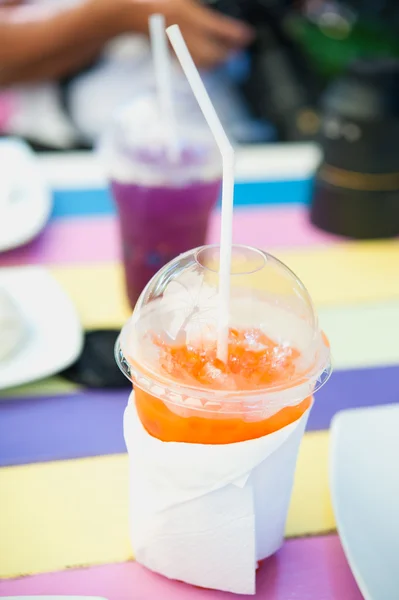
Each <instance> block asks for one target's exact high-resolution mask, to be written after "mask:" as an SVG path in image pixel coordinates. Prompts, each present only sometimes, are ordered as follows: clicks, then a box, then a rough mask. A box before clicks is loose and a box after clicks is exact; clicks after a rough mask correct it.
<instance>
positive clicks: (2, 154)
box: [0, 138, 52, 252]
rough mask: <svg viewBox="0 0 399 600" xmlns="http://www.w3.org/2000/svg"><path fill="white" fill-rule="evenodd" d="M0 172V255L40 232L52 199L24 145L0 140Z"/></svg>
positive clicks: (33, 156)
mask: <svg viewBox="0 0 399 600" xmlns="http://www.w3.org/2000/svg"><path fill="white" fill-rule="evenodd" d="M0 170H1V177H0V252H4V251H6V250H11V249H12V248H16V247H17V246H21V245H23V244H26V243H27V242H29V241H30V240H32V239H33V238H34V237H36V236H37V235H38V233H40V231H41V230H42V229H43V228H44V226H45V225H46V223H47V221H48V219H49V216H50V213H51V207H52V200H51V194H50V192H49V190H48V189H47V188H46V185H45V182H44V179H43V176H42V171H41V170H40V169H39V165H38V162H37V159H36V157H35V155H34V153H33V152H32V151H31V150H30V149H29V147H28V146H27V145H26V144H24V143H23V142H20V141H18V140H15V139H13V138H5V139H3V140H0Z"/></svg>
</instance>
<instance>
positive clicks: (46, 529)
mask: <svg viewBox="0 0 399 600" xmlns="http://www.w3.org/2000/svg"><path fill="white" fill-rule="evenodd" d="M327 446H328V432H315V433H308V434H306V435H305V438H304V441H303V444H302V447H301V451H300V456H299V461H298V470H297V476H296V482H295V486H294V492H293V498H292V504H291V509H290V514H289V519H288V526H287V535H289V536H292V535H295V536H297V535H307V534H310V533H321V532H325V531H329V530H331V529H332V528H333V527H334V518H333V514H332V509H331V504H330V498H329V493H328V482H327ZM0 532H1V535H0V577H3V578H4V577H17V576H20V575H26V574H31V573H40V572H47V571H56V570H61V569H66V568H70V567H77V566H82V565H92V564H101V563H110V562H119V561H125V560H128V559H129V558H131V550H130V544H129V539H128V461H127V456H126V455H114V456H101V457H96V458H87V459H80V460H75V461H60V462H56V463H55V462H54V463H41V464H35V465H27V466H21V467H9V468H3V469H0Z"/></svg>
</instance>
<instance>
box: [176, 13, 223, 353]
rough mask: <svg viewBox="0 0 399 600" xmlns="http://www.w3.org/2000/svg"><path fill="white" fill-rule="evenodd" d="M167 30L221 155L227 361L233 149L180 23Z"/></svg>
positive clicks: (220, 336)
mask: <svg viewBox="0 0 399 600" xmlns="http://www.w3.org/2000/svg"><path fill="white" fill-rule="evenodd" d="M166 33H167V35H168V37H169V40H170V42H171V44H172V46H173V49H174V51H175V52H176V55H177V58H178V59H179V62H180V64H181V66H182V69H183V71H184V73H185V75H186V77H187V79H188V82H189V84H190V87H191V89H192V91H193V94H194V96H195V98H196V99H197V102H198V104H199V107H200V109H201V111H202V113H203V115H204V117H205V119H206V121H207V123H208V125H209V128H210V130H211V132H212V134H213V136H214V138H215V141H216V143H217V145H218V147H219V150H220V152H221V154H222V161H223V189H222V222H221V229H220V261H219V298H218V302H219V304H218V336H217V357H218V358H219V359H220V360H222V361H223V362H226V361H227V357H228V335H229V312H230V310H229V309H230V270H231V245H232V237H233V201H234V149H233V146H232V145H231V143H230V140H229V138H228V137H227V135H226V132H225V131H224V129H223V126H222V124H221V122H220V120H219V117H218V116H217V114H216V111H215V109H214V107H213V104H212V102H211V99H210V98H209V96H208V92H207V91H206V89H205V86H204V84H203V82H202V80H201V77H200V75H199V73H198V70H197V67H196V66H195V64H194V61H193V59H192V58H191V55H190V52H189V50H188V48H187V46H186V43H185V41H184V39H183V36H182V34H181V31H180V28H179V26H178V25H172V26H171V27H168V29H167V30H166Z"/></svg>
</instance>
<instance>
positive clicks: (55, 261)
mask: <svg viewBox="0 0 399 600" xmlns="http://www.w3.org/2000/svg"><path fill="white" fill-rule="evenodd" d="M219 228H220V212H219V211H215V212H214V214H213V215H212V218H211V222H210V226H209V235H208V241H209V242H210V243H216V242H218V240H219ZM234 240H235V242H236V243H238V244H250V245H252V246H257V247H260V248H266V247H269V248H270V247H276V246H312V245H321V244H322V245H325V244H331V243H333V242H335V241H337V240H338V238H335V237H334V236H332V235H328V234H326V233H323V232H321V231H318V230H317V229H316V228H314V227H313V226H312V225H311V224H310V223H309V222H308V218H307V210H306V207H304V206H299V205H293V206H285V207H279V208H270V207H262V208H240V207H238V208H237V210H236V211H235V215H234ZM119 258H120V244H119V232H118V224H117V220H116V218H115V217H113V216H102V217H91V218H90V219H87V218H84V217H77V218H70V219H58V220H54V221H52V222H50V224H49V225H48V226H47V228H46V229H45V230H44V232H43V233H42V234H41V235H40V236H39V237H38V238H36V239H35V240H34V241H33V242H31V243H30V244H28V245H27V246H23V247H21V248H17V249H16V250H12V251H10V252H6V253H4V254H1V255H0V267H6V266H7V267H10V266H18V265H21V264H23V265H26V264H50V265H51V264H52V265H61V264H76V263H100V262H108V261H116V260H119Z"/></svg>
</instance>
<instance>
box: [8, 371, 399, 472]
mask: <svg viewBox="0 0 399 600" xmlns="http://www.w3.org/2000/svg"><path fill="white" fill-rule="evenodd" d="M127 397H128V390H121V391H112V392H110V391H90V392H89V391H86V392H79V393H77V394H73V395H66V396H54V397H45V398H40V397H38V398H26V399H12V400H3V401H1V402H0V466H7V465H21V464H27V463H35V462H45V461H50V460H64V459H71V458H81V457H86V456H97V455H104V454H117V453H120V452H125V444H124V441H123V434H122V415H123V410H124V408H125V405H126V402H127ZM398 401H399V367H385V368H375V369H364V370H356V371H337V372H335V373H334V375H333V376H332V378H331V381H330V382H329V383H328V385H326V386H325V387H324V388H322V389H321V390H320V392H319V393H318V394H317V400H316V402H315V405H314V407H313V409H312V412H311V414H310V418H309V422H308V430H310V431H312V430H323V429H328V428H329V426H330V422H331V418H332V417H333V415H334V414H335V413H336V412H337V411H339V410H343V409H346V408H356V407H363V406H373V405H378V404H389V403H393V402H398Z"/></svg>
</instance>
